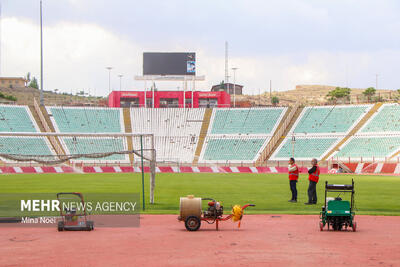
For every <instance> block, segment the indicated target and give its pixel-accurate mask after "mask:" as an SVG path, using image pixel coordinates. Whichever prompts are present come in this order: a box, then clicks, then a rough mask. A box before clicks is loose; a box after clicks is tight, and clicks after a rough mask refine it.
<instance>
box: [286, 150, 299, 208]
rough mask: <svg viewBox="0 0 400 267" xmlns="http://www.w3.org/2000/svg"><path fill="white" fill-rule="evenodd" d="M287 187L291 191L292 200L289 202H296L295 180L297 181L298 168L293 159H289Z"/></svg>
mask: <svg viewBox="0 0 400 267" xmlns="http://www.w3.org/2000/svg"><path fill="white" fill-rule="evenodd" d="M288 169H289V185H290V191H292V199H291V200H289V202H297V188H296V184H297V180H298V179H299V168H298V167H297V165H296V163H295V160H294V158H290V159H289V167H288Z"/></svg>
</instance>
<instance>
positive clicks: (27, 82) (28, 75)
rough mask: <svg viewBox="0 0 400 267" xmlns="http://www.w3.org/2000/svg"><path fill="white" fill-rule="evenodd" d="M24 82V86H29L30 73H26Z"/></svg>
mask: <svg viewBox="0 0 400 267" xmlns="http://www.w3.org/2000/svg"><path fill="white" fill-rule="evenodd" d="M25 80H26V84H29V83H30V81H31V73H30V72H28V73H27V74H26V77H25Z"/></svg>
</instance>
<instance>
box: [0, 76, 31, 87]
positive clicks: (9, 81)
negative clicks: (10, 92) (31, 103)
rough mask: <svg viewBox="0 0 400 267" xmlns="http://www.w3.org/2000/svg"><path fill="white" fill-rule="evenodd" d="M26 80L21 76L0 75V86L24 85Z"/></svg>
mask: <svg viewBox="0 0 400 267" xmlns="http://www.w3.org/2000/svg"><path fill="white" fill-rule="evenodd" d="M25 86H26V80H25V79H24V78H21V77H0V87H9V88H10V87H11V88H12V87H25Z"/></svg>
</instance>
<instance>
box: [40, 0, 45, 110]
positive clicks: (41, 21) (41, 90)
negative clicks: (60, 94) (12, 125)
mask: <svg viewBox="0 0 400 267" xmlns="http://www.w3.org/2000/svg"><path fill="white" fill-rule="evenodd" d="M42 13H43V12H42V0H40V105H41V106H44V100H43V18H42V17H43V15H42Z"/></svg>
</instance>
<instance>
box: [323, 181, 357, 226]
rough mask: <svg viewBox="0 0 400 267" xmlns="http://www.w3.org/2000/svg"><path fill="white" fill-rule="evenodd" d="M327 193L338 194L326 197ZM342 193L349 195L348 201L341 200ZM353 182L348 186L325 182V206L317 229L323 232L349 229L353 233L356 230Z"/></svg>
mask: <svg viewBox="0 0 400 267" xmlns="http://www.w3.org/2000/svg"><path fill="white" fill-rule="evenodd" d="M328 193H339V194H338V195H337V196H336V197H334V198H332V197H328ZM342 193H351V198H350V201H348V200H343V199H342V198H341V194H342ZM354 216H355V213H354V180H353V179H352V180H351V185H348V184H328V181H326V182H325V205H324V206H323V207H322V211H321V214H320V219H321V221H320V223H319V228H320V230H321V231H323V230H324V227H325V225H327V228H328V230H329V229H330V228H332V229H333V230H334V231H340V230H342V229H343V228H345V229H347V228H348V227H351V228H352V230H353V232H355V231H356V230H357V223H356V222H355V221H354Z"/></svg>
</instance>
